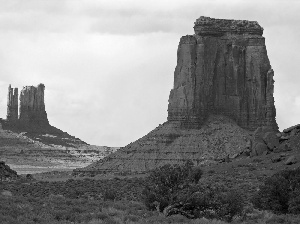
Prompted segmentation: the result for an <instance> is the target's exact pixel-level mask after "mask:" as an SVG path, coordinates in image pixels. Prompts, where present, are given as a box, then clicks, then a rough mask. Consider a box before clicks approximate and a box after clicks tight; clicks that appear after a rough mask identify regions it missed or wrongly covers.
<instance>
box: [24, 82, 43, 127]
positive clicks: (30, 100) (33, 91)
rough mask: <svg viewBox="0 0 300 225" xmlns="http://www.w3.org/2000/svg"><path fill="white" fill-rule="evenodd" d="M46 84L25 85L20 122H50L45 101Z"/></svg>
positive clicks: (40, 123)
mask: <svg viewBox="0 0 300 225" xmlns="http://www.w3.org/2000/svg"><path fill="white" fill-rule="evenodd" d="M44 90H45V85H44V84H39V85H38V86H37V87H34V86H25V87H23V89H22V90H21V93H20V118H19V121H20V123H33V124H38V125H47V124H49V121H48V118H47V113H46V110H45V102H44Z"/></svg>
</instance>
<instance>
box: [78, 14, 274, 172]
mask: <svg viewBox="0 0 300 225" xmlns="http://www.w3.org/2000/svg"><path fill="white" fill-rule="evenodd" d="M194 30H195V34H194V35H186V36H183V37H182V38H181V39H180V43H179V46H178V51H177V66H176V69H175V73H174V87H173V89H172V90H171V93H170V97H169V106H168V121H167V122H166V123H164V124H162V125H160V126H158V127H157V128H155V129H154V130H152V131H151V132H150V133H148V134H147V135H145V136H144V137H142V138H140V139H138V140H137V141H135V142H133V143H130V144H129V145H127V146H125V147H124V148H120V149H119V150H118V151H117V152H115V153H112V154H111V155H109V156H107V157H105V158H104V159H103V160H100V161H98V162H95V163H93V164H91V165H90V166H88V167H86V168H82V169H78V170H76V171H75V173H81V172H84V173H87V172H91V173H102V172H103V173H106V172H118V171H123V172H124V171H126V172H127V171H128V172H129V173H130V172H133V173H135V172H137V173H139V172H145V171H149V170H151V169H154V168H156V167H159V166H162V165H164V164H168V163H170V164H180V163H184V162H186V160H192V161H193V163H194V164H196V165H201V164H206V163H215V161H218V160H223V159H225V160H227V159H228V157H229V158H234V157H236V156H237V155H249V154H250V153H252V152H253V149H254V150H255V152H256V153H255V154H257V155H258V154H262V153H264V152H268V151H269V150H273V149H274V148H276V146H278V140H277V139H276V133H274V130H277V129H278V126H277V123H276V120H275V116H276V111H275V106H274V98H273V91H274V80H273V75H274V72H273V70H272V68H271V65H270V62H269V59H268V55H267V50H266V46H265V39H264V37H262V34H263V28H262V27H261V26H260V25H259V24H258V23H257V22H253V21H246V20H222V19H213V18H209V17H200V18H199V19H197V20H196V22H195V26H194ZM258 127H264V129H267V131H268V132H260V133H261V134H263V135H262V137H259V138H258V139H257V140H258V141H257V143H253V142H251V141H250V140H251V135H250V134H251V133H252V131H254V130H256V129H257V128H258ZM262 129H263V128H260V129H258V130H262ZM260 133H259V135H260ZM274 135H275V136H274ZM251 143H252V144H251ZM251 151H252V152H251Z"/></svg>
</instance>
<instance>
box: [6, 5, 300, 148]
mask: <svg viewBox="0 0 300 225" xmlns="http://www.w3.org/2000/svg"><path fill="white" fill-rule="evenodd" d="M299 10H300V1H297V0H290V1H283V0H282V1H280V0H269V1H258V0H249V1H248V0H244V1H236V0H235V1H232V0H231V1H220V0H203V1H199V0H189V1H184V0H172V1H170V0H155V1H151V2H150V1H145V0H114V1H109V0H97V1H96V0H85V1H80V0H51V1H41V0H27V1H22V0H10V1H6V0H0V30H1V32H0V50H1V51H0V60H1V61H0V62H1V66H0V117H2V118H6V110H7V109H6V105H7V89H8V85H9V84H11V85H12V87H18V88H19V92H20V90H21V89H22V87H23V86H27V85H34V86H36V85H38V84H39V83H43V84H45V105H46V111H47V114H48V119H49V122H50V124H51V125H53V126H55V127H57V128H59V129H61V130H63V131H65V132H68V133H69V134H71V135H73V136H76V137H78V138H80V139H81V140H83V141H85V142H87V143H89V144H95V145H102V146H111V147H121V146H125V145H127V144H129V143H130V142H133V141H135V140H137V139H138V138H140V137H142V136H144V135H145V134H147V133H148V132H150V131H151V130H152V129H154V128H155V127H156V126H158V125H159V124H162V123H163V122H165V121H167V107H168V98H169V93H170V90H171V88H172V86H173V76H174V70H175V67H176V63H177V47H178V44H179V39H180V37H181V36H184V35H186V34H193V33H194V31H193V26H194V21H195V20H196V19H197V18H199V17H200V16H209V17H213V18H220V19H243V20H244V19H245V20H252V21H258V23H259V24H260V25H261V26H262V27H263V28H264V34H263V36H264V37H265V38H266V47H267V51H268V56H269V60H270V63H271V65H272V68H273V69H274V80H275V90H274V97H275V107H276V111H277V117H276V120H277V123H278V125H279V129H280V130H282V129H284V128H287V127H289V126H292V125H295V124H299V123H300V121H299V120H300V119H299V115H300V88H299V87H298V86H299V84H300V76H299V75H298V74H297V73H298V72H297V71H300V64H299V63H298V62H299V61H300V56H299V54H298V51H297V50H299V49H300V43H299V41H298V37H299V36H300V30H299V28H298V27H299V25H298V21H300V15H299Z"/></svg>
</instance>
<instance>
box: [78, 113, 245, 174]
mask: <svg viewBox="0 0 300 225" xmlns="http://www.w3.org/2000/svg"><path fill="white" fill-rule="evenodd" d="M250 138H251V137H250V134H249V131H246V130H244V129H243V128H241V127H239V126H238V125H237V124H236V123H235V122H234V121H233V120H231V119H228V118H227V117H224V116H215V115H211V116H210V117H209V119H208V120H207V121H206V122H205V124H204V125H203V127H202V128H200V129H182V128H181V126H180V122H178V121H177V122H175V121H172V122H166V123H164V124H162V125H160V126H158V127H157V128H155V129H154V130H153V131H151V132H150V133H148V134H147V135H145V136H144V137H142V138H140V139H138V140H137V141H135V142H133V143H130V144H129V145H127V146H126V147H124V148H121V149H119V150H118V151H116V152H115V153H113V154H110V155H109V156H107V157H105V158H104V159H103V160H100V161H98V162H96V163H93V164H91V165H90V166H88V167H86V168H83V169H77V170H75V174H76V173H82V172H83V173H92V174H93V173H106V172H123V173H126V172H128V173H143V172H147V171H149V170H152V169H154V168H156V167H159V166H163V165H165V164H182V163H184V162H186V160H192V161H193V163H194V164H195V165H201V164H209V163H217V162H218V161H219V160H222V159H225V158H226V157H229V158H234V157H236V156H237V155H240V154H241V153H243V152H245V151H248V149H247V141H248V140H250Z"/></svg>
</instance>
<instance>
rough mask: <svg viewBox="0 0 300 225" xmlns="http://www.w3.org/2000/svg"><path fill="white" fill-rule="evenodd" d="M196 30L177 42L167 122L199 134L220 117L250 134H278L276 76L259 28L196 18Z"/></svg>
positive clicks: (250, 22) (239, 22) (255, 25)
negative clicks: (213, 116) (197, 130)
mask: <svg viewBox="0 0 300 225" xmlns="http://www.w3.org/2000/svg"><path fill="white" fill-rule="evenodd" d="M194 30H195V34H194V35H187V36H184V37H182V38H181V39H180V43H179V46H178V52H177V66H176V69H175V73H174V88H173V89H172V90H171V93H170V98H169V106H168V121H180V122H181V125H182V126H183V127H186V128H198V127H200V126H201V125H202V124H203V123H204V121H205V120H206V118H207V117H208V115H210V114H220V115H225V116H228V117H230V118H232V119H233V120H235V121H236V122H237V124H238V125H239V126H241V127H243V128H245V129H248V130H252V131H253V130H255V129H256V128H257V127H259V126H270V127H272V128H273V129H275V130H277V129H278V126H277V123H276V120H275V116H276V111H275V106H274V98H273V90H274V85H273V83H274V80H273V75H274V72H273V70H272V68H271V65H270V62H269V59H268V55H267V50H266V46H265V39H264V37H262V33H263V29H262V28H261V27H260V26H259V24H258V23H257V22H252V21H245V20H219V19H212V18H209V17H200V18H199V19H197V20H196V22H195V26H194Z"/></svg>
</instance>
